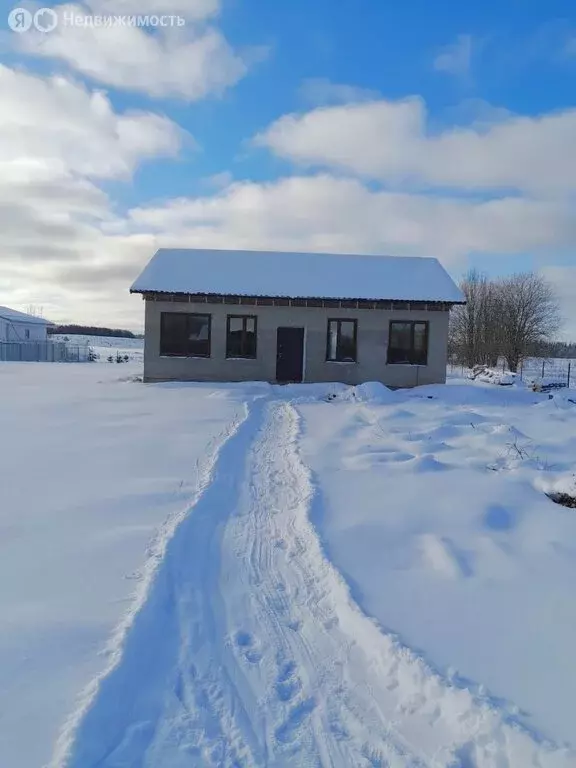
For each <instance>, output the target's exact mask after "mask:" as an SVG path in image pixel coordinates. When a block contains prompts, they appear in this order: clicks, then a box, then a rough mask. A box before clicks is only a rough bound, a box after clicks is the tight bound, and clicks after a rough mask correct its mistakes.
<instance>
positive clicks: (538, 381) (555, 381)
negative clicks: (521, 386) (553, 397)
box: [526, 376, 568, 392]
mask: <svg viewBox="0 0 576 768" xmlns="http://www.w3.org/2000/svg"><path fill="white" fill-rule="evenodd" d="M526 381H527V383H528V384H529V385H530V386H531V387H532V389H533V390H534V392H550V391H551V390H554V389H566V388H567V387H568V382H567V380H566V379H564V380H562V379H559V378H558V377H553V376H544V377H542V376H539V377H536V378H529V379H526Z"/></svg>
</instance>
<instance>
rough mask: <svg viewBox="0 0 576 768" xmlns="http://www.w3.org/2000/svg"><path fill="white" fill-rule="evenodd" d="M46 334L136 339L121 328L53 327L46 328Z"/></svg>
mask: <svg viewBox="0 0 576 768" xmlns="http://www.w3.org/2000/svg"><path fill="white" fill-rule="evenodd" d="M48 333H49V334H51V335H53V334H56V333H58V334H62V333H65V334H66V335H69V336H80V335H82V336H113V337H116V338H121V339H136V338H138V337H137V336H136V334H135V333H132V331H126V330H124V329H122V328H100V327H98V326H95V325H55V326H51V327H49V328H48Z"/></svg>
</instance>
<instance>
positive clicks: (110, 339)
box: [50, 333, 144, 364]
mask: <svg viewBox="0 0 576 768" xmlns="http://www.w3.org/2000/svg"><path fill="white" fill-rule="evenodd" d="M50 338H51V339H53V340H54V341H65V342H66V343H67V344H68V346H69V347H72V348H75V347H80V348H84V347H89V348H90V349H91V350H92V351H93V352H94V353H95V362H97V363H110V362H112V363H114V364H117V363H116V359H117V357H118V356H120V357H122V358H124V357H128V362H138V363H141V362H142V360H143V359H144V339H129V338H121V337H119V336H86V335H83V334H65V333H63V334H57V333H56V334H53V335H52V336H51V337H50ZM110 358H112V360H110Z"/></svg>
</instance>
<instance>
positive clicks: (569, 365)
mask: <svg viewBox="0 0 576 768" xmlns="http://www.w3.org/2000/svg"><path fill="white" fill-rule="evenodd" d="M571 369H572V361H571V360H569V361H568V388H570V371H571Z"/></svg>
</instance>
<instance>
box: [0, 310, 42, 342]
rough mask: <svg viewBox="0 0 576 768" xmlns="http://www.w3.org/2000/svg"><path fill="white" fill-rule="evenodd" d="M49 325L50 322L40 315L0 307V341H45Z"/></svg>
mask: <svg viewBox="0 0 576 768" xmlns="http://www.w3.org/2000/svg"><path fill="white" fill-rule="evenodd" d="M49 325H52V323H51V322H49V321H48V320H44V319H43V318H41V317H35V316H34V315H27V314H26V313H25V312H17V311H16V310H15V309H9V308H8V307H0V342H11V343H24V342H27V341H46V340H47V339H48V326H49Z"/></svg>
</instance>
